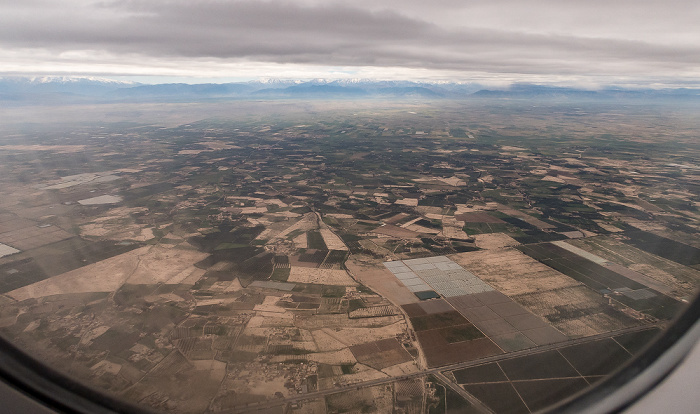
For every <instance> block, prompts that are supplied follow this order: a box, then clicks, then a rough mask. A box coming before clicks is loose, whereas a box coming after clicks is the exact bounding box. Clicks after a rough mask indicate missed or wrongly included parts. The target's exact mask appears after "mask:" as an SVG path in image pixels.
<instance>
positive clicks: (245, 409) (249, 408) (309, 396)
mask: <svg viewBox="0 0 700 414" xmlns="http://www.w3.org/2000/svg"><path fill="white" fill-rule="evenodd" d="M665 326H666V324H665V323H657V324H649V325H642V326H635V327H632V328H627V329H621V330H618V331H614V332H607V333H603V334H598V335H593V336H587V337H585V338H578V339H572V340H569V341H564V342H557V343H555V344H550V345H542V346H538V347H535V348H530V349H524V350H522V351H516V352H508V353H505V354H499V355H494V356H490V357H487V358H481V359H477V360H473V361H466V362H460V363H457V364H451V365H445V366H442V367H437V368H430V369H424V370H422V371H418V372H415V373H412V374H406V375H399V376H396V377H387V378H379V379H374V380H370V381H363V382H358V383H357V384H348V385H343V386H340V387H335V388H330V389H326V390H321V391H314V392H309V393H306V394H299V395H294V396H290V397H286V398H277V399H274V400H267V401H261V402H259V403H251V404H247V405H245V406H238V407H233V408H231V409H230V410H224V411H221V412H222V413H225V414H235V413H254V412H259V411H263V410H267V409H269V408H272V407H275V406H279V405H282V404H287V403H295V402H299V401H304V400H313V399H316V398H320V397H324V396H326V395H330V394H335V393H338V392H343V391H349V390H352V389H360V388H366V387H374V386H377V385H382V384H389V383H392V382H394V381H401V380H407V379H413V378H419V377H422V376H425V375H430V374H432V375H437V374H439V376H438V378H440V379H441V380H443V381H446V384H450V383H451V384H454V383H452V382H451V381H449V379H448V378H447V377H446V376H445V375H442V374H440V372H442V371H453V370H456V369H461V368H468V367H472V366H475V365H482V364H485V363H488V362H495V361H502V360H505V359H511V358H515V357H521V356H525V355H532V354H537V353H540V352H543V351H550V350H553V349H559V348H564V347H567V346H571V345H578V344H584V343H588V342H593V341H597V340H600V339H605V338H610V337H613V336H617V335H620V334H624V333H631V332H639V331H644V330H647V329H650V328H654V327H660V328H664V327H665ZM454 385H455V387H456V388H453V387H452V386H450V389H453V390H454V391H455V392H457V389H458V388H459V389H462V388H461V387H460V386H458V385H456V384H454ZM460 395H462V393H460ZM468 395H469V396H471V394H468ZM465 398H466V396H465ZM471 398H473V397H471ZM471 398H467V400H468V401H471Z"/></svg>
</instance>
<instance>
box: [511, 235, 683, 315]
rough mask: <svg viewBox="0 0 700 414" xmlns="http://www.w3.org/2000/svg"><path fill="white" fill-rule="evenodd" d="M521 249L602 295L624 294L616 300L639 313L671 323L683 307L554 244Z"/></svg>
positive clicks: (671, 299) (617, 296) (658, 293)
mask: <svg viewBox="0 0 700 414" xmlns="http://www.w3.org/2000/svg"><path fill="white" fill-rule="evenodd" d="M518 249H519V250H521V251H522V252H523V253H525V254H527V255H528V256H530V257H532V258H533V259H536V260H538V261H540V262H542V263H545V264H547V265H548V266H550V267H552V268H553V269H555V270H557V271H559V272H562V273H564V274H566V275H567V276H569V277H571V278H573V279H576V280H578V281H579V282H582V283H583V284H585V285H586V286H588V287H589V288H591V289H593V290H595V291H597V292H600V293H601V294H603V293H610V292H611V291H618V292H620V293H622V294H618V295H615V299H616V300H618V301H619V302H621V303H623V304H625V305H627V306H629V307H630V308H632V309H634V310H636V311H639V312H644V313H647V314H649V315H651V316H654V317H657V318H661V319H670V318H672V317H673V316H675V315H676V314H677V313H678V312H679V311H680V309H681V308H682V306H683V304H682V303H681V302H679V301H676V300H675V299H673V298H670V297H668V296H666V295H664V294H662V293H660V292H657V291H654V290H652V289H648V287H647V286H645V285H643V284H641V283H638V282H636V281H634V280H632V279H630V278H627V277H625V276H623V275H621V274H619V273H617V272H614V271H612V270H610V269H609V268H607V267H605V266H601V265H599V264H597V263H593V262H591V261H590V260H588V259H585V258H583V257H581V256H579V255H577V254H575V253H572V252H570V251H568V250H566V249H563V248H561V247H559V246H555V245H554V244H551V243H542V244H538V245H528V246H520V247H518ZM629 291H648V293H647V294H645V297H639V296H634V295H629V294H626V293H625V292H629Z"/></svg>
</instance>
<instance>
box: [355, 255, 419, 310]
mask: <svg viewBox="0 0 700 414" xmlns="http://www.w3.org/2000/svg"><path fill="white" fill-rule="evenodd" d="M345 266H346V267H347V268H348V270H349V271H350V273H351V274H352V275H353V276H354V277H355V279H357V281H358V282H360V283H362V284H363V285H365V286H367V287H369V288H370V289H372V290H373V291H375V292H377V293H378V294H380V295H382V296H383V297H385V298H387V299H388V300H389V302H391V303H393V304H394V305H406V304H409V303H418V298H417V297H416V295H414V294H413V293H411V291H410V290H408V289H407V288H406V287H405V286H403V285H402V284H401V282H399V280H398V279H397V278H396V276H394V274H393V273H391V272H390V271H389V270H388V269H387V268H386V267H384V265H383V264H381V263H380V262H376V263H368V262H362V261H359V260H357V259H355V258H353V257H352V256H351V257H350V259H348V261H346V262H345Z"/></svg>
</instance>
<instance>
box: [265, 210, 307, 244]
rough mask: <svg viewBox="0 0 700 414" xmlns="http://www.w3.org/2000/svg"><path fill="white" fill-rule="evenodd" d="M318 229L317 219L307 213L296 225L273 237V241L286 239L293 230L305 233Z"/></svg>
mask: <svg viewBox="0 0 700 414" xmlns="http://www.w3.org/2000/svg"><path fill="white" fill-rule="evenodd" d="M317 227H318V224H317V217H316V215H315V214H314V213H307V214H305V215H304V217H302V218H301V219H299V220H298V221H297V222H296V223H294V224H292V225H291V226H289V227H287V228H286V229H284V230H282V231H280V232H279V233H277V235H275V237H274V238H275V239H283V238H285V237H287V235H288V234H289V233H291V232H293V231H294V230H300V231H303V232H307V231H309V230H314V229H316V228H317Z"/></svg>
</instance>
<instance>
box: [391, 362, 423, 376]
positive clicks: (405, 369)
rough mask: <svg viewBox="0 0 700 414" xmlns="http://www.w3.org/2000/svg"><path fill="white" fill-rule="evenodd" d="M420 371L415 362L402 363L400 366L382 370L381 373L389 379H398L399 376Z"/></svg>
mask: <svg viewBox="0 0 700 414" xmlns="http://www.w3.org/2000/svg"><path fill="white" fill-rule="evenodd" d="M418 371H420V367H418V365H417V364H416V362H415V361H408V362H404V363H402V364H396V365H392V366H390V367H386V368H384V369H383V370H382V372H383V373H385V374H387V375H389V376H391V377H398V376H401V375H406V374H413V373H415V372H418Z"/></svg>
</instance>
